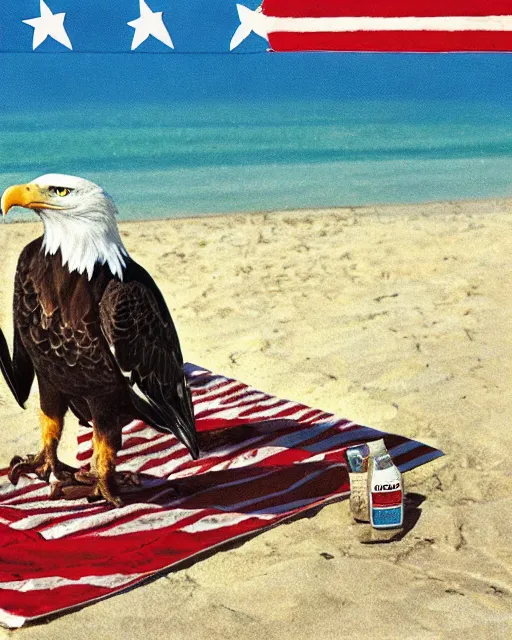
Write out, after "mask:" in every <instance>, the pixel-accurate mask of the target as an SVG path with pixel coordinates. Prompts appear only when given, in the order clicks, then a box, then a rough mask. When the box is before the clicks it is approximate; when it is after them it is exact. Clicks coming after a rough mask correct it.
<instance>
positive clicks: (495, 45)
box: [269, 7, 512, 53]
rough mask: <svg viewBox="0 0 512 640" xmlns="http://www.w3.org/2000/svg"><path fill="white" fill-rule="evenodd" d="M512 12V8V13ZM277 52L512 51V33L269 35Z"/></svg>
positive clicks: (375, 32)
mask: <svg viewBox="0 0 512 640" xmlns="http://www.w3.org/2000/svg"><path fill="white" fill-rule="evenodd" d="M511 9H512V7H511V8H510V9H509V12H510V10H511ZM269 43H270V46H271V47H272V49H274V50H275V51H368V52H391V51H401V52H425V53H440V52H443V51H512V32H506V31H505V32H504V31H357V32H329V33H288V32H275V33H269Z"/></svg>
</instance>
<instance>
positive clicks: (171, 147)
mask: <svg viewBox="0 0 512 640" xmlns="http://www.w3.org/2000/svg"><path fill="white" fill-rule="evenodd" d="M148 100H149V103H147V104H145V103H142V102H141V103H138V104H135V105H134V104H130V105H127V104H115V103H114V104H108V105H98V106H91V104H90V103H89V104H83V105H79V104H74V105H73V106H69V107H63V108H62V109H61V110H38V109H37V108H36V107H34V108H33V109H31V108H24V109H22V110H20V111H14V110H4V111H3V112H2V113H1V114H0V188H1V189H4V188H5V187H7V186H8V185H10V184H14V183H19V182H24V181H28V180H31V179H33V178H34V177H36V176H38V175H40V174H42V173H47V172H59V173H72V174H75V175H80V176H84V177H87V178H90V179H92V180H94V181H95V182H98V183H99V184H101V185H102V186H103V187H104V188H105V189H106V190H107V191H108V192H110V193H111V195H112V196H113V197H114V199H115V200H116V202H117V204H118V206H119V209H120V212H121V218H124V219H141V218H164V217H181V216H191V215H202V214H217V213H230V212H238V211H240V212H250V211H269V210H277V209H295V208H307V207H334V206H344V205H349V206H359V205H366V204H374V203H385V202H387V203H398V202H422V201H432V200H446V199H468V198H484V197H496V196H499V197H501V196H512V127H511V126H510V125H511V111H510V108H509V107H507V106H506V105H502V104H500V103H498V102H496V103H493V102H486V101H484V100H482V101H479V100H465V101H460V100H459V101H458V100H453V101H450V100H428V99H423V100H410V101H407V100H405V101H400V100H389V101H375V100H373V101H372V100H345V101H325V102H322V101H304V100H302V99H301V100H296V101H275V100H273V101H265V100H264V99H261V100H252V101H250V102H247V103H245V102H243V101H232V100H231V101H229V102H226V103H223V102H222V101H219V100H217V101H214V102H213V101H212V102H210V103H206V102H201V103H198V102H196V103H192V104H186V103H183V102H180V103H178V104H176V105H174V106H169V104H166V105H165V106H163V105H162V104H152V103H151V100H150V99H148ZM26 215H27V214H25V215H23V213H18V214H16V216H15V217H17V218H18V219H22V218H24V217H26ZM29 215H30V214H29Z"/></svg>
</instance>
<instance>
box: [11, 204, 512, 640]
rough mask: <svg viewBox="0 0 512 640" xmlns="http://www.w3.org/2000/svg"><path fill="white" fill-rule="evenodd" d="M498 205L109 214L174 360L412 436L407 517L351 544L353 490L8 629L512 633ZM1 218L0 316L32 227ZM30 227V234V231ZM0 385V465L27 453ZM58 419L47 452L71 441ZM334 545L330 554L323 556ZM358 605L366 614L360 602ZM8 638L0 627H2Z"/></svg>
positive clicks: (28, 424) (21, 420) (27, 429)
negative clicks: (174, 348)
mask: <svg viewBox="0 0 512 640" xmlns="http://www.w3.org/2000/svg"><path fill="white" fill-rule="evenodd" d="M510 205H511V200H510V199H503V198H499V199H491V200H483V201H480V200H477V201H451V202H441V203H428V204H417V205H382V206H375V207H361V208H359V207H358V208H354V207H346V208H340V209H332V210H331V209H329V210H323V211H318V210H302V211H300V212H296V211H294V212H288V211H285V212H275V213H271V214H270V213H259V214H249V215H247V214H233V215H216V216H210V217H196V218H179V219H174V218H173V219H167V220H155V221H151V222H150V223H148V221H145V220H144V221H140V220H139V221H121V222H120V229H121V235H122V237H123V240H124V242H125V244H126V247H127V249H128V251H129V252H130V254H131V255H132V256H133V258H134V259H135V260H137V261H139V262H140V263H141V264H142V265H143V266H144V267H146V268H147V269H148V271H149V272H150V273H151V274H152V275H153V277H154V278H155V280H156V282H157V284H158V286H159V287H160V288H161V290H162V293H163V295H164V297H165V299H166V301H167V303H168V306H169V309H170V311H171V313H172V315H173V318H174V320H175V322H176V326H177V329H178V333H179V336H180V340H181V344H182V348H183V353H184V356H185V359H186V360H188V361H191V362H196V363H197V364H199V365H202V366H204V367H207V368H209V369H211V370H213V371H215V372H219V373H223V374H225V375H228V376H232V377H235V378H237V379H239V380H242V381H244V382H246V383H248V384H251V385H252V386H254V387H256V388H258V389H262V390H263V391H267V392H270V393H273V394H274V395H276V396H279V397H282V398H290V399H291V400H297V401H300V402H304V403H305V404H307V405H310V406H311V407H315V408H319V409H323V410H325V411H328V412H332V413H334V414H336V415H338V416H345V417H347V418H350V419H351V420H354V421H355V422H358V423H360V424H367V425H369V426H371V427H375V428H378V429H379V428H380V429H383V430H385V431H388V432H394V433H400V434H402V435H404V436H407V437H410V438H414V439H417V440H420V441H423V442H425V443H427V444H431V445H433V446H436V447H438V448H440V449H441V450H443V451H444V452H445V456H444V457H442V458H440V459H438V460H436V461H434V462H432V463H429V464H427V465H425V466H423V467H420V468H419V469H417V470H414V471H411V472H408V473H406V474H405V486H406V491H407V492H409V493H410V494H411V496H412V499H413V500H414V501H415V504H417V503H419V506H418V507H416V510H417V514H416V515H417V517H418V520H417V523H416V525H415V526H414V528H413V529H412V530H411V531H410V532H409V533H408V534H407V535H406V536H404V538H403V539H402V540H400V541H398V542H393V543H391V544H386V545H365V544H361V543H360V542H359V540H358V529H357V526H356V525H354V524H353V523H352V521H351V518H350V516H349V513H348V503H347V501H343V502H339V503H336V504H331V505H329V506H326V507H324V508H323V509H322V510H321V511H319V512H318V513H316V514H315V515H314V516H312V517H310V518H307V517H306V518H301V519H298V520H296V521H293V522H290V523H289V524H286V525H281V526H278V527H276V528H274V529H272V530H269V531H267V532H265V533H262V534H261V535H258V536H256V537H255V538H251V539H249V540H246V541H245V542H243V544H240V545H236V544H235V545H233V546H231V547H227V548H224V549H223V550H222V551H219V552H217V553H214V554H212V555H211V556H209V557H207V558H203V559H202V560H200V561H197V562H192V563H189V564H187V565H186V566H184V567H182V568H181V569H180V570H178V571H175V572H171V573H169V574H167V575H164V576H161V577H159V578H157V579H155V580H153V581H151V582H150V583H149V584H146V585H144V586H142V587H138V588H136V589H133V590H131V591H127V592H125V593H122V594H120V595H117V596H115V597H112V598H109V599H108V600H105V601H103V602H99V603H97V604H94V605H92V606H89V607H85V608H84V609H82V610H79V611H75V612H73V613H71V614H69V615H65V616H62V617H57V618H54V619H52V620H51V621H50V622H49V623H48V624H45V625H42V624H41V625H34V626H31V627H27V628H22V629H20V630H18V631H16V632H15V633H16V638H17V637H19V638H20V640H32V639H33V640H36V638H37V640H46V639H48V640H50V638H51V639H52V640H65V638H69V637H73V638H76V639H77V640H81V639H82V638H84V640H85V638H88V637H89V636H90V628H91V627H92V628H94V629H95V633H96V636H97V637H98V638H117V637H123V638H125V639H128V640H131V639H132V638H133V639H134V640H135V639H136V638H140V637H142V636H143V635H144V634H145V633H147V631H148V629H150V630H151V633H152V634H153V635H160V634H164V635H165V634H166V635H168V634H169V629H172V636H173V638H176V639H177V640H181V639H183V640H185V639H186V640H205V639H206V638H208V640H231V639H233V640H235V639H236V640H253V639H254V640H256V639H258V640H261V638H269V639H270V640H274V639H275V640H277V639H278V638H279V639H281V640H282V639H283V638H290V637H293V638H295V639H296V640H308V639H309V638H311V637H313V636H314V637H318V638H322V639H323V638H325V639H326V640H329V639H331V638H332V639H333V640H334V639H336V640H337V639H338V638H349V637H350V638H352V639H354V638H356V639H357V638H366V637H367V635H368V624H369V623H370V624H372V623H373V621H375V622H376V623H377V628H376V629H374V631H373V632H372V633H373V635H374V636H375V637H376V638H384V639H392V638H397V637H407V638H412V639H416V638H417V639H421V640H432V639H433V638H445V637H450V638H463V637H464V638H465V639H469V640H480V638H485V637H492V638H506V637H508V635H509V633H510V631H511V630H512V578H511V575H512V555H511V552H510V549H511V548H512V532H511V529H510V520H511V517H512V470H511V468H510V461H509V457H510V455H509V451H510V448H511V447H512V432H511V431H510V425H509V422H510V415H512V397H510V393H509V387H510V379H511V378H512V357H511V356H512V327H511V323H510V318H511V317H512V285H511V283H510V273H511V269H512V234H511V233H510V230H511V217H510ZM30 224H31V223H30V222H27V223H26V224H23V225H21V224H14V225H13V226H11V225H8V224H7V225H4V226H2V227H0V252H1V253H2V256H3V278H2V284H1V286H0V324H1V326H2V328H3V329H4V331H5V333H6V336H7V338H8V340H10V337H11V335H12V333H11V331H12V330H11V311H10V307H11V301H12V277H13V274H14V270H15V265H16V259H17V256H18V254H19V252H20V250H21V248H22V247H23V246H24V244H26V242H28V241H29V240H31V239H33V238H34V237H36V236H35V233H34V232H35V231H36V229H37V231H38V233H41V231H42V227H41V225H40V223H32V224H33V225H34V226H33V228H32V227H31V226H30ZM36 224H37V227H36ZM36 408H37V394H36V393H34V392H33V393H32V395H31V397H30V399H29V403H28V409H27V411H26V412H25V413H24V412H23V411H22V410H21V409H19V408H18V407H17V405H16V404H15V402H14V400H13V399H12V398H10V396H9V395H8V391H7V389H6V386H5V384H4V383H3V381H1V382H0V417H1V421H2V444H3V448H2V454H1V460H0V464H1V466H2V467H4V466H5V465H6V464H7V463H8V461H9V460H10V457H11V456H13V455H14V454H25V453H28V452H31V451H34V449H35V448H36V447H37V446H38V441H39V427H38V423H37V412H36ZM75 442H76V441H75V440H74V425H73V420H72V419H68V422H67V426H66V429H65V435H64V441H63V447H62V453H63V458H64V459H67V460H72V457H73V455H74V452H75V450H76V444H75ZM322 554H327V555H328V556H331V558H330V559H329V560H327V559H326V556H325V555H322ZM362 612H364V614H362ZM2 637H7V638H11V637H12V634H11V633H9V632H5V631H1V630H0V638H2Z"/></svg>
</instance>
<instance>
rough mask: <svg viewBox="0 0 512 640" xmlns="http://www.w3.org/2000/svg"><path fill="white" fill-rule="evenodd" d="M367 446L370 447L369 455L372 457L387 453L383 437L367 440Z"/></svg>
mask: <svg viewBox="0 0 512 640" xmlns="http://www.w3.org/2000/svg"><path fill="white" fill-rule="evenodd" d="M368 447H369V449H370V456H371V457H372V458H376V457H377V456H381V455H382V454H383V453H387V449H386V445H385V443H384V439H383V438H380V439H379V440H373V441H372V442H368Z"/></svg>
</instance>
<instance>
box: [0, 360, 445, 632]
mask: <svg viewBox="0 0 512 640" xmlns="http://www.w3.org/2000/svg"><path fill="white" fill-rule="evenodd" d="M187 375H188V377H189V380H190V384H191V389H192V393H193V399H194V409H195V414H196V417H197V427H198V431H199V433H200V444H201V450H202V455H201V458H200V459H199V460H195V461H194V460H191V459H190V457H189V456H188V454H187V452H186V450H185V449H184V447H182V446H181V445H180V444H179V443H178V442H177V441H176V440H175V438H174V437H172V436H170V435H164V434H161V433H157V432H156V431H154V430H153V429H151V428H149V427H148V426H146V425H145V424H143V423H141V422H133V423H131V424H129V425H127V426H126V427H125V428H124V430H123V448H122V450H121V452H120V455H119V462H118V470H120V471H123V470H124V471H131V472H136V473H137V474H139V478H140V480H141V485H140V486H138V487H131V488H129V487H127V488H126V491H125V493H123V499H124V502H125V506H124V507H122V508H120V509H115V508H112V507H111V506H110V505H106V504H105V503H103V502H98V503H88V502H87V501H86V500H83V499H82V500H52V501H51V500H49V499H48V492H49V488H48V485H46V484H45V483H43V482H41V481H39V480H37V479H34V478H29V477H22V478H21V479H20V482H19V484H18V485H17V486H16V487H14V486H12V485H11V484H10V483H9V481H8V479H7V471H6V470H3V471H1V472H0V540H1V544H0V624H2V625H4V626H6V627H10V628H14V627H20V626H22V625H23V624H24V623H25V622H26V621H29V620H31V621H33V620H37V619H38V618H44V617H45V616H48V615H49V614H54V613H57V612H63V611H66V610H69V609H72V608H75V607H78V606H81V605H84V604H87V603H91V602H94V601H96V600H99V599H102V598H105V597H107V596H110V595H111V594H113V593H115V592H118V591H121V590H123V589H126V588H129V587H133V586H134V585H136V584H137V583H140V582H142V581H143V580H144V579H146V578H148V577H149V576H152V575H154V574H155V573H157V572H160V571H163V570H168V569H170V568H171V567H175V566H177V565H179V563H180V562H182V561H184V560H187V559H190V558H192V557H193V556H195V555H197V554H199V553H202V552H205V551H207V550H212V549H214V548H216V547H218V546H219V545H223V544H225V543H227V542H228V541H230V540H234V539H240V538H243V537H247V536H249V535H251V534H255V533H258V532H260V531H263V530H265V529H268V528H269V527H272V526H274V525H276V524H278V523H280V522H282V521H284V520H288V519H290V518H292V517H294V516H297V514H300V513H302V512H304V511H307V510H310V509H313V508H317V507H319V506H321V505H324V504H326V503H329V502H333V501H335V500H341V499H343V498H346V497H347V495H348V492H349V481H348V474H347V467H346V460H345V454H344V452H345V449H346V448H347V447H348V446H351V445H354V444H357V443H360V442H364V441H367V440H372V439H376V438H379V437H382V436H383V437H384V439H385V441H386V445H387V446H388V449H389V450H390V452H391V455H392V456H393V458H394V460H395V462H396V464H397V465H398V466H399V468H400V469H401V471H407V470H408V469H412V468H414V467H416V466H418V465H420V464H423V463H425V462H428V461H430V460H433V459H434V458H437V457H438V456H440V455H442V453H441V452H440V451H438V450H437V449H433V448H432V447H429V446H426V445H424V444H421V443H419V442H415V441H413V440H408V439H407V438H403V437H401V436H395V435H387V434H383V433H382V432H381V431H377V430H375V429H371V428H369V427H365V426H362V425H359V424H355V423H354V422H351V421H350V420H347V419H344V418H338V417H335V416H333V415H332V414H329V413H325V412H323V411H320V410H318V409H312V408H310V407H307V406H305V405H302V404H299V403H297V402H290V401H287V400H282V399H279V398H276V397H274V396H272V395H269V394H267V393H263V392H261V391H257V390H256V389H253V388H252V387H249V386H247V385H246V384H243V383H242V382H239V381H237V380H233V379H231V378H227V377H224V376H221V375H216V374H213V373H211V372H210V371H207V370H205V369H202V368H200V367H196V366H193V365H187ZM91 453H92V451H91V433H90V430H86V429H84V430H83V431H81V432H80V433H79V453H78V458H79V461H80V464H81V465H83V466H86V465H87V463H88V462H89V461H90V457H91Z"/></svg>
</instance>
